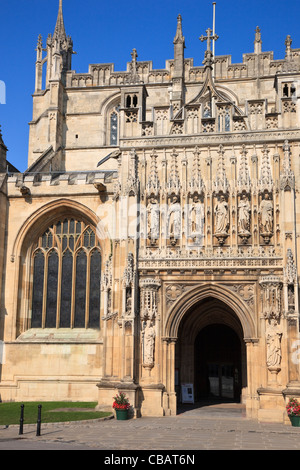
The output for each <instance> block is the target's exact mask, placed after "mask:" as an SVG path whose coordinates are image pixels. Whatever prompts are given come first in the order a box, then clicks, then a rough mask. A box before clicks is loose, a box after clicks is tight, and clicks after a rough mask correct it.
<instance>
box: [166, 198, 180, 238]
mask: <svg viewBox="0 0 300 470" xmlns="http://www.w3.org/2000/svg"><path fill="white" fill-rule="evenodd" d="M168 229H169V230H168V231H169V238H170V239H171V241H172V243H174V244H175V243H176V240H179V239H180V236H181V206H180V203H179V198H178V196H176V195H174V196H173V197H172V201H171V204H170V208H169V220H168Z"/></svg>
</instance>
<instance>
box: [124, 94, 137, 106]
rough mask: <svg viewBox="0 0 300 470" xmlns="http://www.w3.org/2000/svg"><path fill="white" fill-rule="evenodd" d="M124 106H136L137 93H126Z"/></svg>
mask: <svg viewBox="0 0 300 470" xmlns="http://www.w3.org/2000/svg"><path fill="white" fill-rule="evenodd" d="M125 105H126V108H136V107H137V105H138V97H137V95H127V96H126V100H125Z"/></svg>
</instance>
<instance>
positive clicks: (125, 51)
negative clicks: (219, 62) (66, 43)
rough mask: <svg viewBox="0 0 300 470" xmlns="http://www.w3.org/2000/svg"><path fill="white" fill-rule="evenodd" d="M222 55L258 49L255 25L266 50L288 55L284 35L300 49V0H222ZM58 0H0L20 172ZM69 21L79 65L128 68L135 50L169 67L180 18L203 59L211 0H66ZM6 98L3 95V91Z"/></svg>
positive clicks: (6, 110) (0, 53)
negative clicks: (40, 49)
mask: <svg viewBox="0 0 300 470" xmlns="http://www.w3.org/2000/svg"><path fill="white" fill-rule="evenodd" d="M216 3H217V5H216V32H217V34H218V35H219V40H218V41H217V43H216V54H217V55H222V54H230V55H231V56H232V62H233V63H234V62H242V55H243V53H246V52H253V47H254V45H253V43H254V34H255V28H256V26H260V28H261V31H262V41H263V51H274V58H275V59H281V58H283V57H284V53H285V46H284V42H285V38H286V36H287V35H288V34H290V35H291V37H292V39H293V44H292V48H300V29H299V18H300V2H299V0H295V1H293V2H291V1H283V0H273V1H271V0H260V1H259V0H240V1H239V2H237V1H233V0H216ZM57 11H58V0H48V1H44V2H41V0H9V1H8V0H1V28H0V80H1V81H3V82H4V83H5V86H6V104H0V124H1V126H2V132H3V138H4V141H5V144H6V145H7V147H8V149H9V152H8V160H9V161H10V162H11V163H12V164H13V165H15V166H16V167H17V168H18V169H19V170H20V171H24V170H25V169H26V168H27V151H28V132H29V126H28V122H29V121H30V120H31V116H32V93H33V91H34V76H35V55H36V53H35V48H36V43H37V38H38V35H39V34H41V35H42V37H43V39H44V44H45V42H46V39H47V35H48V34H49V33H53V31H54V27H55V23H56V17H57ZM63 11H64V19H65V27H66V31H67V34H68V35H71V36H72V39H73V42H74V50H75V51H76V52H77V54H76V55H74V56H73V67H72V68H73V69H74V70H76V71H77V72H87V71H88V65H89V64H92V63H107V62H109V63H110V62H113V63H114V64H115V70H125V69H126V62H128V61H130V59H131V57H130V53H131V51H132V49H133V48H136V49H137V52H138V60H152V61H153V67H154V68H164V66H165V61H166V60H167V59H172V58H173V39H174V36H175V32H176V24H177V16H178V14H179V13H180V14H181V15H182V21H183V33H184V36H185V40H186V50H185V56H186V57H192V58H193V59H194V64H195V65H201V63H202V61H203V58H204V50H205V44H203V43H201V42H200V41H199V36H201V35H202V34H204V33H205V31H206V29H207V28H208V27H212V12H213V7H212V1H210V0H197V1H196V0H185V1H183V0H181V1H179V0H152V1H147V2H146V1H137V0H126V1H121V0H110V1H108V0H97V1H96V0H85V1H84V2H82V0H63ZM0 98H1V95H0Z"/></svg>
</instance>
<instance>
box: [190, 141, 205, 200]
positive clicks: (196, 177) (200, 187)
mask: <svg viewBox="0 0 300 470" xmlns="http://www.w3.org/2000/svg"><path fill="white" fill-rule="evenodd" d="M200 153H201V151H200V150H199V148H198V147H196V148H195V151H194V167H193V176H192V180H191V181H190V183H189V187H190V194H199V195H200V194H202V193H203V191H204V190H205V184H204V181H203V178H202V175H201V168H200Z"/></svg>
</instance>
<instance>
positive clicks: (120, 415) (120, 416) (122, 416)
mask: <svg viewBox="0 0 300 470" xmlns="http://www.w3.org/2000/svg"><path fill="white" fill-rule="evenodd" d="M116 417H117V420H120V421H125V420H126V419H128V410H119V409H118V408H116Z"/></svg>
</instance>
